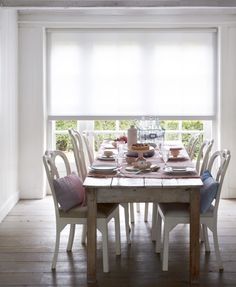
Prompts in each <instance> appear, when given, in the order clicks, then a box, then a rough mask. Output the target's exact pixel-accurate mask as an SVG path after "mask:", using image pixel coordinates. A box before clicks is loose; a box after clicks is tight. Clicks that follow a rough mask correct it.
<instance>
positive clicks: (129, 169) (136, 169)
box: [125, 166, 140, 172]
mask: <svg viewBox="0 0 236 287" xmlns="http://www.w3.org/2000/svg"><path fill="white" fill-rule="evenodd" d="M125 170H126V171H129V172H137V171H139V170H140V169H139V168H137V167H134V166H127V167H126V168H125Z"/></svg>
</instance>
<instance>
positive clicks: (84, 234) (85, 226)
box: [81, 224, 87, 245]
mask: <svg viewBox="0 0 236 287" xmlns="http://www.w3.org/2000/svg"><path fill="white" fill-rule="evenodd" d="M86 237H87V224H83V229H82V236H81V244H83V245H84V244H85V242H86Z"/></svg>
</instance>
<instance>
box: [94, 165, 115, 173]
mask: <svg viewBox="0 0 236 287" xmlns="http://www.w3.org/2000/svg"><path fill="white" fill-rule="evenodd" d="M91 170H92V171H93V172H96V173H105V174H110V173H113V172H114V171H116V170H117V166H116V165H114V164H112V165H108V164H104V165H103V164H96V165H92V166H91Z"/></svg>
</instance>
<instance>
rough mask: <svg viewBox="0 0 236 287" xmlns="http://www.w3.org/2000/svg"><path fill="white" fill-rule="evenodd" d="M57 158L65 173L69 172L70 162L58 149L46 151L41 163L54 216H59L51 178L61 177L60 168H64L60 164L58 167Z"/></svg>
mask: <svg viewBox="0 0 236 287" xmlns="http://www.w3.org/2000/svg"><path fill="white" fill-rule="evenodd" d="M57 160H58V161H57ZM59 160H60V165H61V162H62V163H63V165H64V166H65V170H66V175H69V174H71V168H70V163H69V161H68V159H67V157H66V155H65V154H64V153H63V152H62V151H59V150H57V151H46V152H45V154H44V156H43V164H44V167H45V170H46V174H47V179H48V183H49V186H50V188H51V192H52V197H53V202H54V208H55V213H56V218H58V217H59V204H58V201H57V199H56V194H55V190H54V186H53V180H54V179H56V178H60V177H61V175H60V169H63V170H64V168H62V166H60V168H59V167H58V164H59Z"/></svg>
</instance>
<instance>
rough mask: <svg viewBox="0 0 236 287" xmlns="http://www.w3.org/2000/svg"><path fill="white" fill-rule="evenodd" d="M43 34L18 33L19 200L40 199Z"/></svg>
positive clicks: (42, 191) (29, 29)
mask: <svg viewBox="0 0 236 287" xmlns="http://www.w3.org/2000/svg"><path fill="white" fill-rule="evenodd" d="M43 39H44V33H43V28H42V27H24V28H20V29H19V188H20V197H21V198H43V196H44V195H45V188H44V183H45V176H44V172H45V171H44V169H43V164H42V155H43V153H44V151H45V145H44V142H45V132H46V129H45V126H44V123H45V118H44V113H45V112H44V84H43V83H44V81H43V70H44V53H43V50H44V48H43V47H44V45H43V44H44V40H43Z"/></svg>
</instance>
